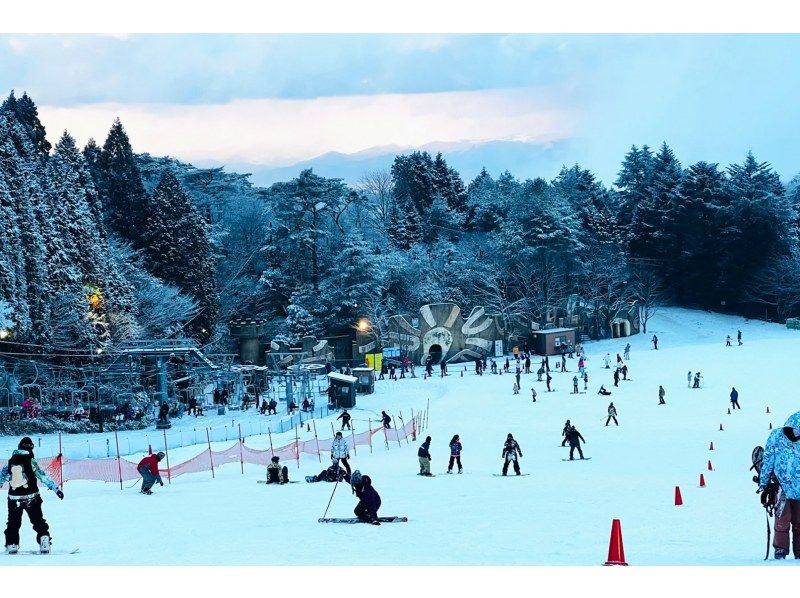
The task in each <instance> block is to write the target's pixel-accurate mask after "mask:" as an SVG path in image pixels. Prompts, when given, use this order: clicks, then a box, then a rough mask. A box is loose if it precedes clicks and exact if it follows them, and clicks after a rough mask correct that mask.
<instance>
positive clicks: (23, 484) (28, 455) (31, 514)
mask: <svg viewBox="0 0 800 598" xmlns="http://www.w3.org/2000/svg"><path fill="white" fill-rule="evenodd" d="M6 482H8V525H7V526H6V531H5V536H6V553H7V554H16V553H17V552H18V551H19V529H20V527H22V514H23V513H27V514H28V519H30V521H31V525H32V526H33V530H34V531H35V532H36V541H37V542H38V543H39V552H41V553H43V554H47V553H49V552H50V541H51V540H50V527H49V526H48V525H47V521H45V518H44V515H42V497H41V496H40V495H39V484H38V482H42V483H43V484H44V485H45V486H47V487H48V488H49V489H50V490H52V491H53V492H55V493H56V496H58V498H60V499H61V500H64V493H63V492H62V491H61V488H60V487H59V486H58V484H56V483H55V482H54V481H53V480H52V479H51V478H50V476H48V475H47V474H46V473H45V472H44V471H42V469H41V467H39V464H38V463H37V462H36V459H34V457H33V440H31V439H30V438H28V437H27V436H25V437H24V438H23V439H22V440H20V442H19V445H18V449H17V450H15V451H14V452H13V453H12V454H11V458H10V459H9V460H8V463H7V464H6V465H5V466H3V468H2V469H1V470H0V486H2V485H3V484H5V483H6Z"/></svg>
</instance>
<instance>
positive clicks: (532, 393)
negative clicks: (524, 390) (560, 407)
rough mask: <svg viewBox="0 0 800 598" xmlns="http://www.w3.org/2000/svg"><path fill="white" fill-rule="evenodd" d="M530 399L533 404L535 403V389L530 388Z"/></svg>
mask: <svg viewBox="0 0 800 598" xmlns="http://www.w3.org/2000/svg"><path fill="white" fill-rule="evenodd" d="M531 398H532V399H533V402H534V403H535V402H536V389H535V388H531Z"/></svg>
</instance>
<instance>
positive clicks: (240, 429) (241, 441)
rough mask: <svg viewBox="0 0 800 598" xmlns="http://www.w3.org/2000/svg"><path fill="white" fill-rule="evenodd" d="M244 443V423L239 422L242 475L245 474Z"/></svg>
mask: <svg viewBox="0 0 800 598" xmlns="http://www.w3.org/2000/svg"><path fill="white" fill-rule="evenodd" d="M242 444H244V440H243V439H242V424H239V463H241V464H242V475H244V455H243V453H242Z"/></svg>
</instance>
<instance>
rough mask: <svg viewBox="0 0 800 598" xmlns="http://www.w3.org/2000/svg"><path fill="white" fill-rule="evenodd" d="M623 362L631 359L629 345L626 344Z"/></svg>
mask: <svg viewBox="0 0 800 598" xmlns="http://www.w3.org/2000/svg"><path fill="white" fill-rule="evenodd" d="M624 357H625V361H628V360H629V359H630V358H631V344H630V343H627V344H626V345H625V355H624Z"/></svg>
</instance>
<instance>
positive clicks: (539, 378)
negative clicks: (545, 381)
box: [536, 367, 544, 382]
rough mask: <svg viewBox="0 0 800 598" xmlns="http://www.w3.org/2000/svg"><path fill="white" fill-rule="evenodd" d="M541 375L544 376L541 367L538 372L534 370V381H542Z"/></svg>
mask: <svg viewBox="0 0 800 598" xmlns="http://www.w3.org/2000/svg"><path fill="white" fill-rule="evenodd" d="M542 374H544V368H543V367H541V368H539V369H538V370H536V381H537V382H541V381H542Z"/></svg>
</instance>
